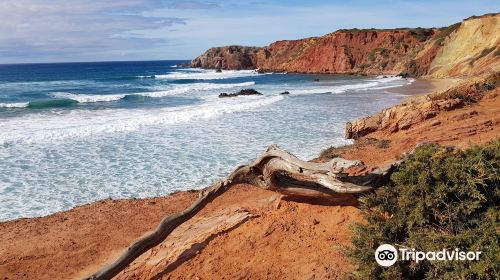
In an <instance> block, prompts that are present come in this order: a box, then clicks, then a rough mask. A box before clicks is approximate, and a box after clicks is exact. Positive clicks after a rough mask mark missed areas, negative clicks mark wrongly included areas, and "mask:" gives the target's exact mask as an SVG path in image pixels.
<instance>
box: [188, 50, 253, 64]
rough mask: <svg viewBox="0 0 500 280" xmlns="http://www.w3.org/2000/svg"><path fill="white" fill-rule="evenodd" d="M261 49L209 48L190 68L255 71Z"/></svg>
mask: <svg viewBox="0 0 500 280" xmlns="http://www.w3.org/2000/svg"><path fill="white" fill-rule="evenodd" d="M260 49H261V48H257V47H242V46H227V47H220V48H211V49H209V50H208V51H206V52H205V53H204V54H203V55H201V56H199V57H197V58H196V59H194V60H193V61H192V62H191V67H199V68H210V69H226V70H227V69H255V65H256V64H257V61H256V58H257V57H256V54H257V52H258V51H259V50H260Z"/></svg>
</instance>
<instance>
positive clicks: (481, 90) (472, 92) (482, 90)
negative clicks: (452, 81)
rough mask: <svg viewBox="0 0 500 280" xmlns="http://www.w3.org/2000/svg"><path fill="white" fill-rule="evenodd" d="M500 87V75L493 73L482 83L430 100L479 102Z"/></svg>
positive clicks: (459, 87)
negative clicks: (489, 92) (456, 99)
mask: <svg viewBox="0 0 500 280" xmlns="http://www.w3.org/2000/svg"><path fill="white" fill-rule="evenodd" d="M498 86H500V73H498V72H497V73H493V74H490V75H489V76H487V77H485V78H484V79H483V80H481V81H476V82H474V83H471V84H469V85H462V86H457V87H454V88H450V89H448V90H445V91H443V92H438V93H433V94H431V95H429V99H430V100H434V101H437V100H446V99H455V98H458V99H462V100H463V101H464V102H466V103H474V102H478V101H479V100H481V99H482V98H483V96H484V95H485V94H486V93H487V92H488V91H490V90H492V89H494V88H496V87H498Z"/></svg>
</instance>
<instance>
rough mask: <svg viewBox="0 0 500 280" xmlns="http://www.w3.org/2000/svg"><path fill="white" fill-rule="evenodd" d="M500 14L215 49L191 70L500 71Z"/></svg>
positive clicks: (453, 74) (456, 74) (407, 73)
mask: <svg viewBox="0 0 500 280" xmlns="http://www.w3.org/2000/svg"><path fill="white" fill-rule="evenodd" d="M499 29H500V14H488V15H484V16H481V17H474V18H469V19H466V20H464V21H463V22H461V23H457V24H454V25H451V26H449V27H445V28H431V29H425V28H399V29H349V30H346V29H344V30H337V31H335V32H333V33H330V34H327V35H324V36H321V37H312V38H305V39H299V40H283V41H277V42H274V43H272V44H270V45H268V46H266V47H261V48H259V47H242V46H227V47H220V48H211V49H209V50H208V51H206V52H205V53H204V54H203V55H201V56H199V57H197V58H196V59H194V60H193V61H192V63H191V66H192V67H202V68H210V69H217V68H222V69H235V70H239V69H259V70H258V71H259V73H261V72H262V73H263V72H292V73H325V74H360V75H367V74H368V75H381V74H384V75H385V74H390V75H397V74H399V75H400V76H401V77H403V78H406V77H410V76H425V75H430V76H432V77H461V76H464V75H469V76H470V75H477V74H484V73H492V72H495V71H499V70H500V56H499V55H498V52H499V51H500V50H499V47H498V45H499V41H500V34H499V32H497V30H499Z"/></svg>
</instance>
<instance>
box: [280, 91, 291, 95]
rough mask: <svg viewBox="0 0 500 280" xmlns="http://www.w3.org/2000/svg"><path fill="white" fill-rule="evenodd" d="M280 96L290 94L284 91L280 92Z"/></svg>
mask: <svg viewBox="0 0 500 280" xmlns="http://www.w3.org/2000/svg"><path fill="white" fill-rule="evenodd" d="M280 94H281V95H287V94H290V92H289V91H284V92H282V93H280Z"/></svg>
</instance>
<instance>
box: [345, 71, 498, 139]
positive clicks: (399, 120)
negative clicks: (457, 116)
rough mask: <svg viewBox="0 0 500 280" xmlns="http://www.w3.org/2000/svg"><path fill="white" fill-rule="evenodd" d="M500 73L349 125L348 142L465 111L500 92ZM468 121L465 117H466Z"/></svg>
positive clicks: (417, 99)
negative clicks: (463, 108)
mask: <svg viewBox="0 0 500 280" xmlns="http://www.w3.org/2000/svg"><path fill="white" fill-rule="evenodd" d="M499 84H500V74H498V73H496V74H492V75H490V76H488V77H485V78H478V79H475V80H472V81H467V82H465V83H462V84H460V85H458V86H456V87H453V88H450V89H447V90H444V91H441V92H437V93H434V94H431V95H427V96H421V97H417V98H414V99H412V100H410V101H408V102H406V103H403V104H400V105H396V106H394V107H391V108H388V109H385V110H383V111H382V112H381V113H378V114H376V115H373V116H369V117H365V118H361V119H358V120H355V121H353V122H348V123H346V127H345V137H346V139H358V138H360V137H363V136H365V135H368V134H370V133H373V132H375V131H383V132H386V133H394V132H397V131H400V130H407V129H409V128H410V127H412V126H413V125H416V124H419V123H421V122H422V121H425V120H428V119H431V118H434V117H435V116H437V115H438V114H439V113H440V112H444V111H451V110H455V109H458V108H462V107H463V106H464V105H466V104H468V103H475V102H479V101H480V100H481V99H482V98H483V97H484V96H486V95H488V94H489V93H491V92H494V91H499V88H498V85H499ZM464 118H465V117H464Z"/></svg>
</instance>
